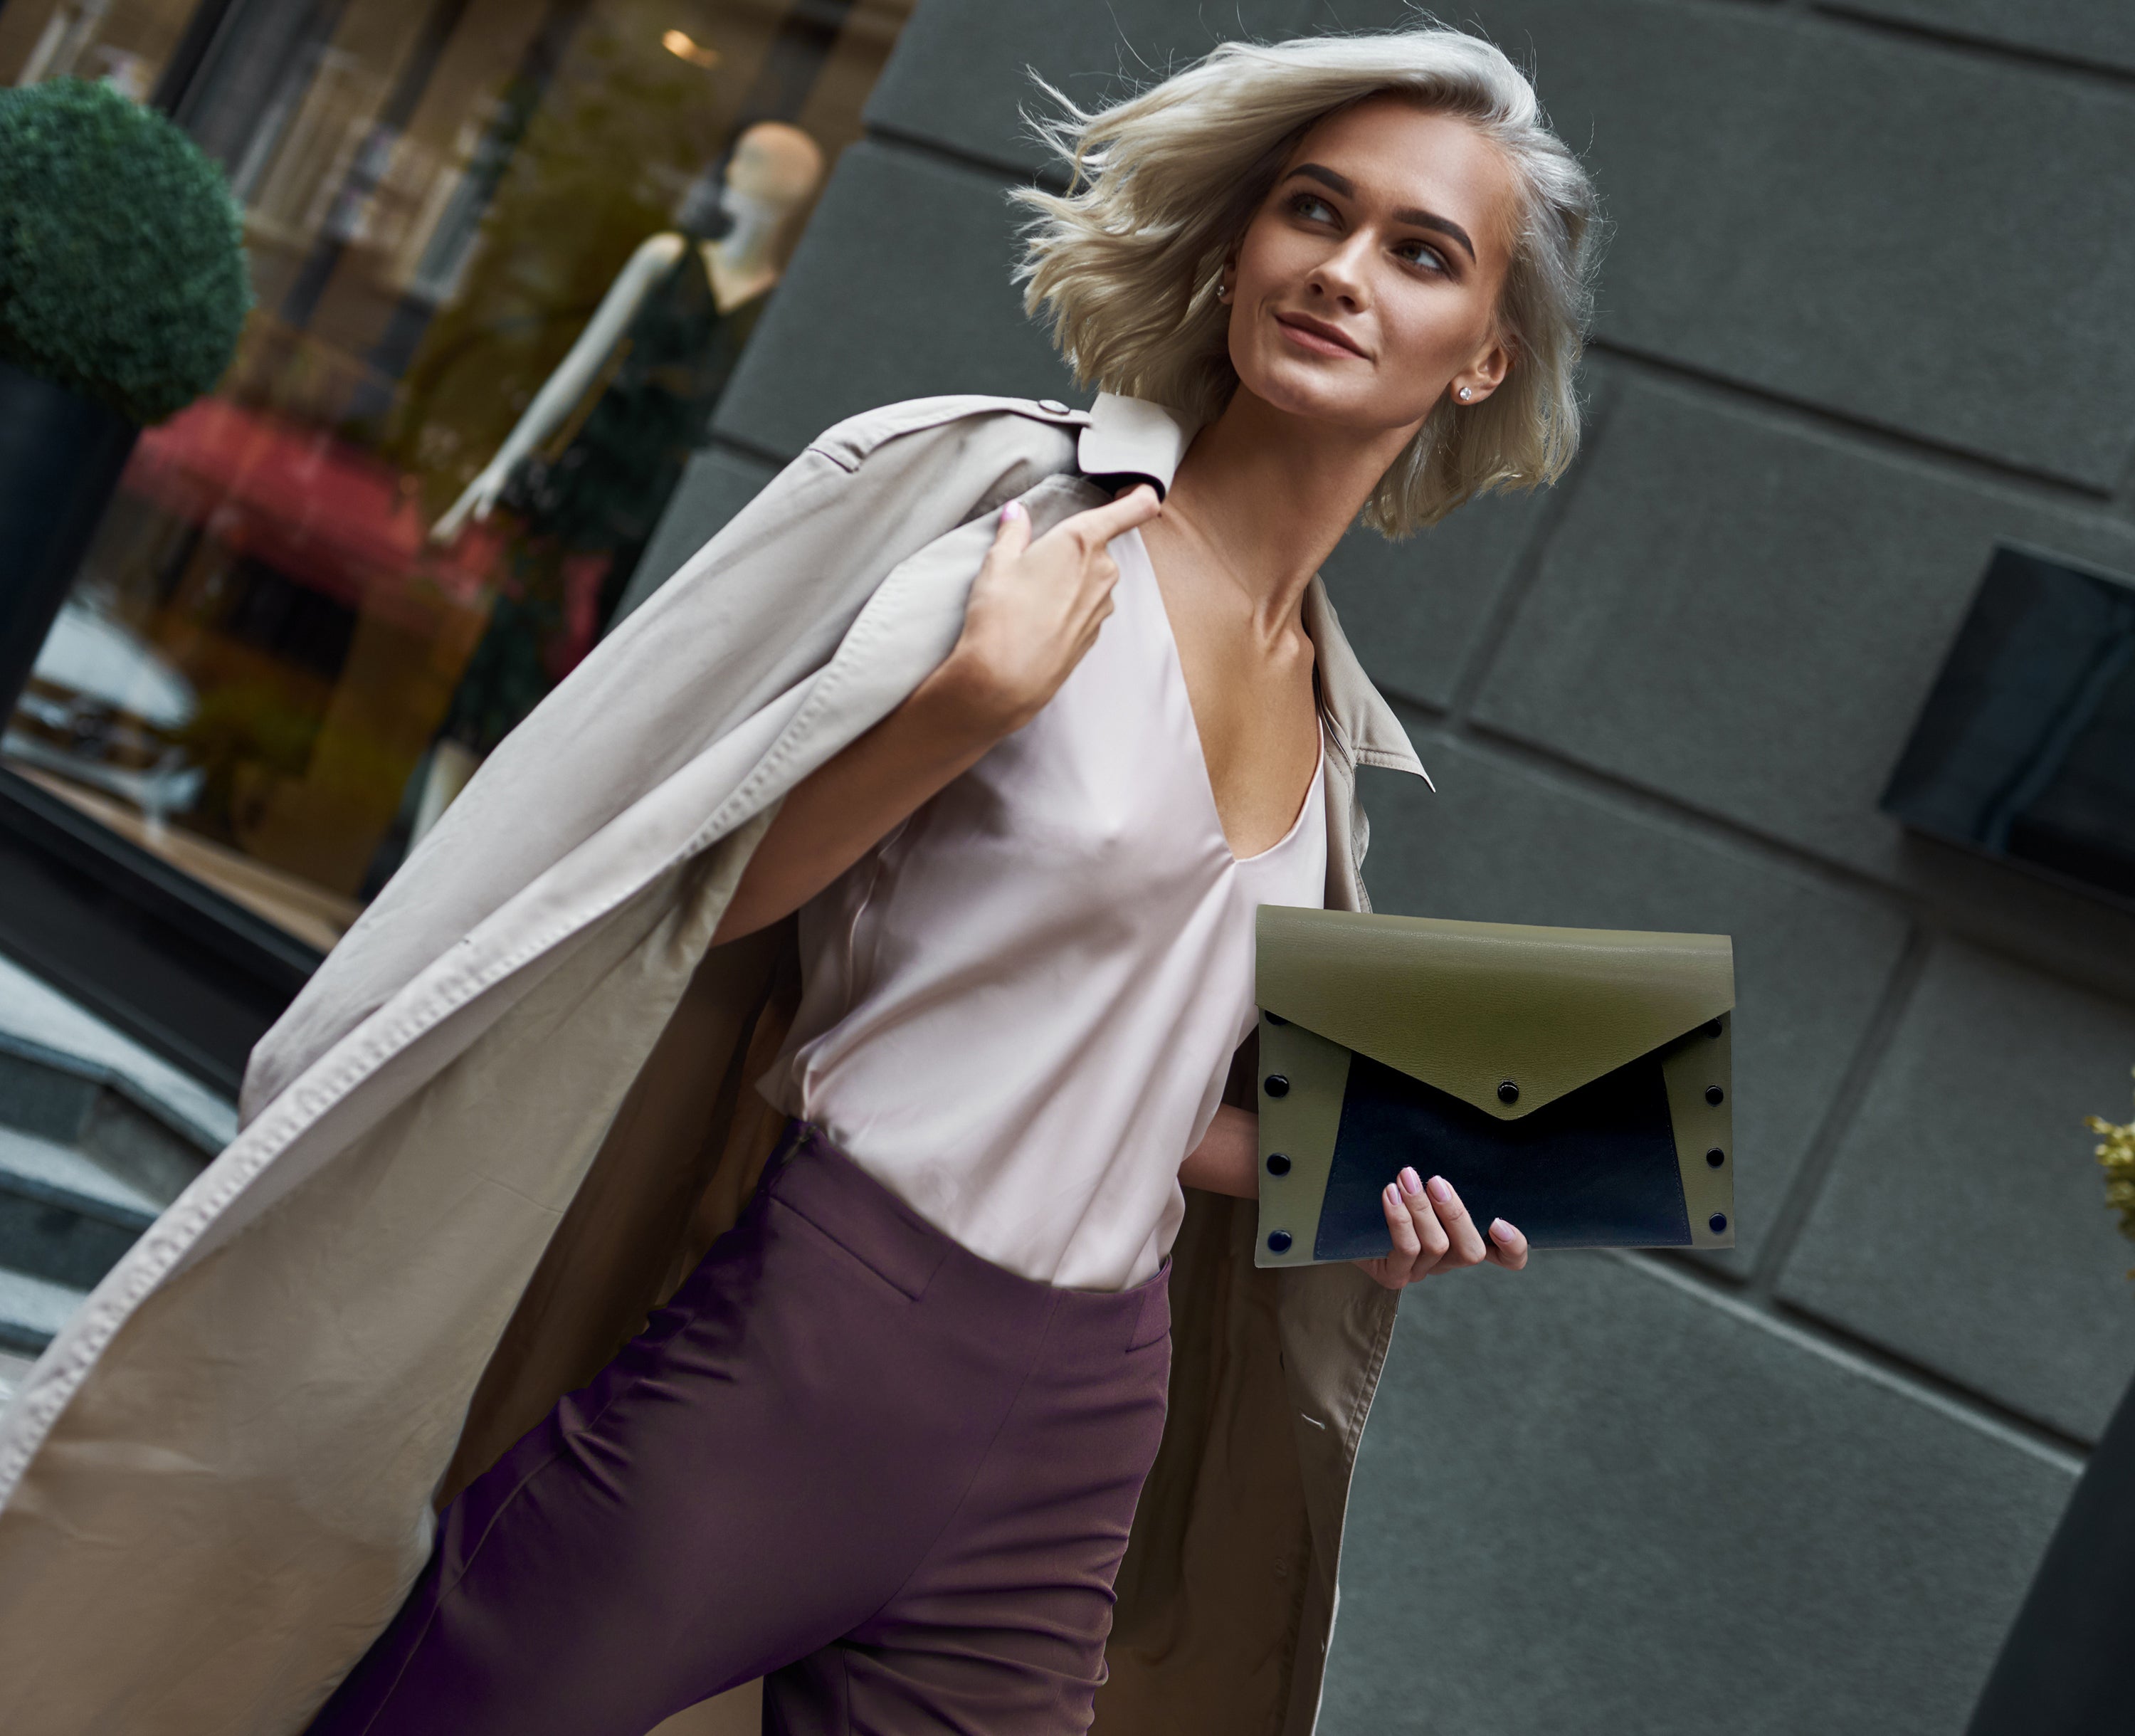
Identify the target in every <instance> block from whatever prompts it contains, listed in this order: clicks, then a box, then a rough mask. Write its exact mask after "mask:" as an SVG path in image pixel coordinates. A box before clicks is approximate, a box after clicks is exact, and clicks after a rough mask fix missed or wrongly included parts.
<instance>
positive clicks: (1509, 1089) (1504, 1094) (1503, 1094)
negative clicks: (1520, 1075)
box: [1498, 1079, 1520, 1103]
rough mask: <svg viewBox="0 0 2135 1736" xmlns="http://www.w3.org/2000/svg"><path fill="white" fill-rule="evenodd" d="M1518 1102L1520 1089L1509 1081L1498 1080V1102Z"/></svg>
mask: <svg viewBox="0 0 2135 1736" xmlns="http://www.w3.org/2000/svg"><path fill="white" fill-rule="evenodd" d="M1519 1100H1520V1088H1519V1087H1518V1085H1516V1084H1513V1082H1512V1081H1511V1080H1510V1079H1500V1080H1499V1081H1498V1102H1499V1103H1518V1101H1519Z"/></svg>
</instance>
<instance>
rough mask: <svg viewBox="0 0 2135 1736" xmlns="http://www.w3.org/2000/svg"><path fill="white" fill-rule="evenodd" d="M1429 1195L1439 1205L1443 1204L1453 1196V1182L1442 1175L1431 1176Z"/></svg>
mask: <svg viewBox="0 0 2135 1736" xmlns="http://www.w3.org/2000/svg"><path fill="white" fill-rule="evenodd" d="M1452 1197H1453V1184H1452V1183H1451V1182H1450V1181H1447V1180H1446V1179H1445V1176H1432V1177H1431V1198H1432V1199H1434V1200H1436V1201H1437V1202H1438V1203H1439V1204H1440V1205H1445V1202H1446V1201H1447V1200H1450V1199H1451V1198H1452Z"/></svg>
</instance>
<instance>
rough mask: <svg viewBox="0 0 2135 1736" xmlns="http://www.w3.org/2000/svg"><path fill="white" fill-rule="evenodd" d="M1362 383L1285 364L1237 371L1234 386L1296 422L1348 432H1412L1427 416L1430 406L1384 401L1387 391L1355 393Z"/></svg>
mask: <svg viewBox="0 0 2135 1736" xmlns="http://www.w3.org/2000/svg"><path fill="white" fill-rule="evenodd" d="M1239 385H1240V386H1242V388H1243V389H1244V390H1246V391H1247V392H1249V393H1251V395H1253V396H1254V397H1256V398H1258V399H1259V400H1261V402H1262V403H1264V404H1266V405H1267V407H1268V408H1269V409H1270V410H1275V411H1276V412H1278V413H1279V414H1281V415H1285V416H1294V417H1295V418H1297V419H1299V420H1300V421H1304V422H1314V423H1319V424H1323V425H1324V426H1326V427H1329V428H1339V429H1345V430H1347V431H1348V432H1349V433H1352V434H1384V433H1387V432H1388V431H1390V430H1392V429H1397V428H1401V429H1413V428H1415V427H1416V426H1417V425H1419V424H1421V421H1422V420H1423V418H1424V417H1425V416H1426V415H1429V414H1430V406H1429V405H1424V406H1421V408H1419V407H1418V406H1416V405H1412V404H1410V403H1408V402H1406V400H1404V401H1402V402H1400V403H1393V402H1389V401H1387V400H1388V395H1387V394H1386V393H1383V392H1379V391H1374V390H1358V387H1359V386H1361V385H1363V382H1362V381H1356V380H1343V379H1339V378H1338V377H1336V376H1335V375H1334V371H1333V370H1332V369H1321V368H1319V367H1315V366H1303V367H1300V366H1277V367H1272V368H1266V369H1256V370H1254V372H1253V373H1252V374H1251V375H1248V374H1246V373H1244V372H1243V371H1241V374H1240V379H1239Z"/></svg>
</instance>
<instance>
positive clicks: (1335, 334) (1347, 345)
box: [1275, 313, 1364, 356]
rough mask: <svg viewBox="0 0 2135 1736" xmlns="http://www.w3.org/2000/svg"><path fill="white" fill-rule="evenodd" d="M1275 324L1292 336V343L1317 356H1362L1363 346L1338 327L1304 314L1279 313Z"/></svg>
mask: <svg viewBox="0 0 2135 1736" xmlns="http://www.w3.org/2000/svg"><path fill="white" fill-rule="evenodd" d="M1275 322H1276V324H1277V325H1279V326H1281V327H1282V328H1283V330H1284V331H1285V332H1288V333H1289V334H1290V342H1293V343H1295V345H1296V346H1297V347H1299V348H1300V349H1301V350H1310V351H1311V352H1313V353H1314V355H1316V356H1362V355H1363V353H1364V348H1363V345H1362V344H1358V343H1354V342H1351V341H1350V340H1349V339H1348V337H1344V336H1343V334H1342V333H1341V332H1340V331H1339V330H1338V329H1337V328H1336V327H1333V326H1330V325H1329V324H1327V323H1326V322H1324V321H1323V320H1317V319H1314V318H1311V317H1310V315H1308V314H1304V313H1278V314H1276V317H1275Z"/></svg>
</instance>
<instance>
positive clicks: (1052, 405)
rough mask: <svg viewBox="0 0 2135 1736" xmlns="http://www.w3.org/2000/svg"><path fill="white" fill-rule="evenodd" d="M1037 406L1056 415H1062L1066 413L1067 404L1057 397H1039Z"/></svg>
mask: <svg viewBox="0 0 2135 1736" xmlns="http://www.w3.org/2000/svg"><path fill="white" fill-rule="evenodd" d="M1038 408H1039V409H1040V410H1045V411H1048V412H1049V413H1050V414H1052V415H1056V416H1064V415H1067V405H1064V404H1063V403H1062V402H1061V401H1060V400H1058V398H1040V399H1039V400H1038Z"/></svg>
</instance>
